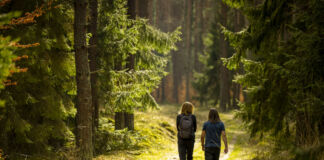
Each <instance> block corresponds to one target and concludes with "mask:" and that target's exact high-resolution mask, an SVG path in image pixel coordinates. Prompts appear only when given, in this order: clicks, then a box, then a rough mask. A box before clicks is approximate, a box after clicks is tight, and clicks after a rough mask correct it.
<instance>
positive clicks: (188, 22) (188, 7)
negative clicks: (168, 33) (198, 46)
mask: <svg viewBox="0 0 324 160" xmlns="http://www.w3.org/2000/svg"><path fill="white" fill-rule="evenodd" d="M185 18H186V22H185V24H186V25H185V27H186V35H185V36H186V50H185V51H186V54H187V62H186V66H187V67H186V100H187V101H189V100H190V76H191V49H192V48H191V29H192V28H191V27H192V0H187V1H186V14H185Z"/></svg>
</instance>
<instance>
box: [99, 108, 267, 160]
mask: <svg viewBox="0 0 324 160" xmlns="http://www.w3.org/2000/svg"><path fill="white" fill-rule="evenodd" d="M179 110H180V106H178V105H161V107H160V110H153V111H152V110H151V111H147V112H135V131H134V132H129V131H127V130H121V131H114V130H113V123H108V121H113V120H106V122H107V124H108V126H106V127H107V128H108V130H109V132H111V133H110V134H111V135H110V137H109V139H105V140H102V139H101V140H99V141H101V142H104V143H106V144H108V145H110V147H107V145H106V146H105V147H106V150H105V152H102V153H101V155H100V156H98V157H97V158H96V160H108V159H109V160H123V159H124V160H146V159H147V160H151V159H154V160H155V159H156V160H168V159H178V147H177V138H176V133H177V132H176V116H177V114H178V112H179ZM208 112H209V109H208V108H196V109H195V115H196V117H197V132H196V139H195V148H194V154H193V157H194V159H197V160H203V159H204V152H203V151H202V149H201V142H200V135H201V130H202V125H203V123H204V122H205V121H207V118H208ZM234 115H235V111H231V112H227V113H220V117H221V120H222V121H223V122H224V124H225V127H226V133H227V137H228V143H229V145H230V146H231V147H230V153H229V155H228V159H227V160H245V159H246V160H250V159H255V158H258V157H261V156H263V157H266V156H267V155H266V154H268V152H266V150H267V149H268V147H269V146H270V145H271V144H269V143H267V141H258V140H256V139H250V138H249V135H248V133H247V132H246V130H245V128H244V125H243V124H242V122H241V121H240V120H239V119H237V118H235V117H234ZM106 122H104V123H106ZM106 130H107V129H106ZM97 143H98V142H97ZM101 149H103V148H101ZM223 152H224V144H222V150H221V159H224V157H225V154H224V153H223Z"/></svg>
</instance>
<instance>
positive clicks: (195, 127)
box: [193, 115, 197, 132]
mask: <svg viewBox="0 0 324 160" xmlns="http://www.w3.org/2000/svg"><path fill="white" fill-rule="evenodd" d="M193 117H194V118H193V125H194V132H196V130H197V118H196V116H195V115H193Z"/></svg>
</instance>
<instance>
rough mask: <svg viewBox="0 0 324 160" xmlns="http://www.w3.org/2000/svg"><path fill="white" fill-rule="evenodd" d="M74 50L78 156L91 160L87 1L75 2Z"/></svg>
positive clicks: (84, 159) (79, 0)
mask: <svg viewBox="0 0 324 160" xmlns="http://www.w3.org/2000/svg"><path fill="white" fill-rule="evenodd" d="M74 5H75V6H74V49H75V67H76V82H77V83H76V84H77V104H76V107H77V115H76V123H77V133H76V142H77V146H78V153H79V154H78V156H79V158H80V159H82V160H91V159H92V157H93V152H92V151H93V146H92V123H93V122H92V112H93V110H92V107H91V100H92V99H91V97H92V96H91V83H90V68H89V62H88V51H87V43H86V33H87V20H86V17H87V5H88V3H87V1H86V0H76V1H75V2H74Z"/></svg>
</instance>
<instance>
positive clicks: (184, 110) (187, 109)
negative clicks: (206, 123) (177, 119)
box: [181, 102, 194, 115]
mask: <svg viewBox="0 0 324 160" xmlns="http://www.w3.org/2000/svg"><path fill="white" fill-rule="evenodd" d="M193 110H194V105H193V104H192V103H190V102H184V103H183V104H182V106H181V114H185V115H189V114H193Z"/></svg>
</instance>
